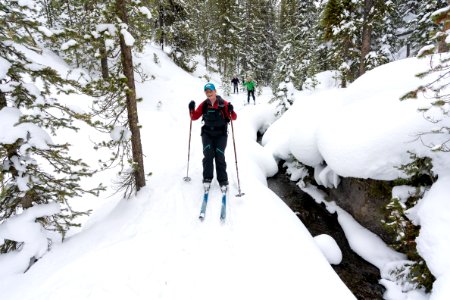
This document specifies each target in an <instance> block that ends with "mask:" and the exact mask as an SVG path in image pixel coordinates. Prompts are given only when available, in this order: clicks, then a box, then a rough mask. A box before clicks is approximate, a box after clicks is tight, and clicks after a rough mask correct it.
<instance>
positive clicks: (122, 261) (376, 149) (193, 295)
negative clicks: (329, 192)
mask: <svg viewBox="0 0 450 300" xmlns="http://www.w3.org/2000/svg"><path fill="white" fill-rule="evenodd" d="M154 55H156V56H157V57H158V60H159V62H158V63H155V61H154ZM37 61H39V60H37ZM40 62H41V63H42V64H47V65H54V66H56V67H58V69H59V71H60V72H62V71H64V68H66V67H65V66H64V64H63V62H62V61H61V60H58V59H57V58H56V57H55V56H53V55H52V54H51V53H48V52H45V53H44V56H43V57H41V61H40ZM136 62H137V63H141V66H142V69H143V70H144V72H146V73H147V74H148V75H154V76H155V77H156V78H157V79H156V80H152V81H149V82H144V83H138V84H137V92H138V97H142V98H143V102H141V103H139V118H140V124H141V125H142V131H141V136H142V142H143V148H144V155H145V167H146V170H145V171H146V173H150V172H151V173H152V175H151V176H149V177H148V181H147V186H146V187H145V188H144V189H143V190H141V191H140V192H139V193H138V195H137V196H136V197H134V198H132V199H130V200H121V199H120V196H119V195H115V196H113V197H111V198H107V195H104V197H100V198H95V197H93V196H85V197H83V199H73V201H72V205H73V206H74V207H76V208H83V207H84V208H92V207H93V208H95V211H94V215H93V216H92V217H91V218H90V219H88V220H86V221H85V226H84V228H83V230H81V231H80V232H72V234H71V235H70V237H69V238H68V239H67V240H66V241H65V242H64V243H62V244H61V243H59V242H57V241H56V240H54V244H53V249H52V251H50V252H49V253H47V254H46V255H45V256H43V257H42V258H41V259H40V260H38V261H37V262H36V263H35V264H34V265H33V266H32V267H31V268H30V270H29V271H27V272H26V273H25V274H15V273H16V270H17V269H16V270H14V268H15V267H16V266H9V267H5V266H2V267H0V268H2V270H4V271H2V272H3V274H4V275H3V277H2V279H1V280H0V299H60V298H63V299H123V298H131V299H299V298H301V299H354V296H353V295H352V294H351V292H350V291H349V290H348V289H347V287H346V286H345V285H344V284H343V283H342V281H341V280H340V279H339V278H338V276H337V275H336V273H335V272H334V271H333V269H332V268H331V267H330V263H338V262H339V261H340V257H339V253H340V250H339V249H338V248H337V247H335V244H334V243H333V241H332V240H331V239H330V238H328V237H321V236H319V237H315V238H313V237H312V236H311V235H310V234H309V233H308V231H307V230H306V228H305V227H304V225H303V224H302V223H301V222H300V221H299V220H298V218H297V216H296V215H295V214H294V213H293V212H292V211H291V210H290V209H289V208H288V207H287V206H286V205H285V204H284V203H283V201H282V200H281V199H279V198H278V197H277V196H276V195H274V194H273V193H272V192H271V191H270V190H269V189H268V188H267V183H266V178H267V177H269V176H272V175H274V174H275V173H276V172H277V160H278V159H285V160H287V161H288V163H287V165H288V170H290V172H291V178H292V179H293V180H300V181H299V183H298V185H299V187H300V188H301V189H303V190H304V191H305V192H307V193H308V194H310V195H311V196H312V197H313V198H314V199H315V200H316V201H317V202H320V203H324V204H325V205H326V207H327V209H328V210H329V211H330V212H331V213H337V215H338V221H339V223H340V225H341V226H342V228H343V230H344V232H345V235H346V237H347V239H348V241H349V244H350V245H351V247H352V248H353V250H354V251H356V252H357V253H358V254H359V255H360V256H361V257H363V258H364V259H365V260H367V261H368V262H370V263H372V264H374V265H375V266H377V267H378V268H379V269H380V274H381V277H382V280H381V281H380V282H381V283H382V284H383V285H384V286H385V287H386V288H387V291H386V293H385V295H384V298H385V299H395V300H398V299H417V300H419V299H420V300H423V299H433V300H435V299H448V298H449V297H450V290H449V289H450V288H449V287H450V271H449V270H450V258H449V257H448V253H449V250H450V236H449V235H448V230H447V229H448V228H450V218H449V217H448V216H450V205H449V204H448V195H449V194H450V179H449V178H450V176H449V169H448V166H449V165H450V161H449V157H448V154H447V153H439V152H431V151H430V149H429V148H427V147H425V146H424V145H423V144H422V143H421V142H420V141H418V140H417V139H416V138H417V133H418V132H423V131H428V130H431V129H433V128H434V127H435V126H436V125H433V124H431V123H430V122H428V121H426V120H425V118H424V116H423V115H422V114H420V113H418V112H417V108H419V107H421V106H423V104H424V102H425V104H428V105H429V101H428V102H427V100H426V99H422V98H420V99H418V100H408V101H403V102H401V101H399V97H400V96H402V95H403V94H405V93H406V92H408V91H410V90H411V89H414V88H416V87H417V86H418V85H419V84H421V83H423V82H422V81H421V80H420V79H418V78H417V77H415V74H417V73H419V72H420V71H424V70H426V68H427V66H428V63H429V61H427V60H418V59H416V58H412V59H404V60H401V61H397V62H394V63H390V64H387V65H383V66H381V67H379V68H377V69H374V70H372V71H369V72H367V74H365V75H364V76H362V77H361V78H359V79H358V80H356V81H355V82H354V83H353V84H351V85H350V86H349V87H348V88H347V89H339V88H337V87H336V86H335V85H334V84H333V83H332V80H333V79H332V78H330V76H333V75H332V74H333V72H330V73H329V74H328V75H327V74H322V75H321V76H322V77H321V81H322V82H324V83H322V84H319V85H318V87H319V90H308V91H302V92H299V91H295V93H294V97H295V99H296V101H295V103H294V105H293V106H292V107H291V108H290V109H289V110H288V111H287V112H286V113H285V114H284V115H283V116H282V117H281V118H279V119H277V120H276V119H275V116H274V113H275V112H276V107H275V106H274V105H272V104H268V100H269V99H270V98H271V91H270V90H269V89H267V88H263V89H262V95H258V97H257V99H256V102H257V105H244V104H245V103H246V95H245V94H244V93H241V94H239V95H231V96H230V97H227V96H225V95H223V94H222V88H223V87H221V86H220V79H219V77H218V76H213V77H212V79H211V81H212V82H213V83H214V84H216V87H218V89H219V94H222V95H223V96H224V98H225V99H226V100H229V101H231V102H232V103H233V105H234V107H235V109H236V111H237V113H238V119H237V120H236V121H234V122H233V125H234V126H233V128H234V131H232V130H231V128H230V135H229V139H228V147H227V150H226V157H227V163H228V174H229V180H230V191H229V201H228V208H227V209H228V212H227V217H228V218H227V220H226V222H225V224H221V223H220V220H219V213H220V191H219V187H218V185H217V183H216V182H214V183H213V185H212V188H211V191H210V201H209V204H208V209H207V212H206V218H205V221H204V222H200V221H199V220H198V218H197V217H198V213H199V210H200V205H201V200H202V199H201V197H202V184H201V172H202V167H201V159H202V147H201V139H200V127H201V123H200V121H198V122H193V128H192V135H191V137H192V140H191V144H190V157H189V162H190V165H189V174H188V175H189V176H190V177H191V178H192V181H191V182H189V183H186V182H184V181H183V179H182V178H183V177H184V176H186V170H187V161H188V157H187V150H188V140H189V123H190V120H189V117H188V110H187V104H188V103H189V101H190V100H191V99H194V100H195V101H196V103H197V104H200V102H201V101H202V100H203V99H204V98H205V96H204V94H203V90H202V87H203V85H204V81H203V80H201V79H199V78H204V77H203V76H204V75H205V71H204V70H205V68H204V66H201V65H200V64H199V68H198V69H197V71H196V72H195V73H194V76H192V75H191V74H188V73H186V72H185V71H182V70H180V69H179V68H178V67H176V66H175V65H174V64H173V63H172V62H171V61H170V59H169V58H168V57H167V56H166V54H165V53H163V52H162V51H160V50H159V49H158V47H156V46H155V47H153V46H148V47H147V48H146V50H145V52H144V54H141V55H139V56H138V57H136ZM327 78H328V79H327ZM325 82H328V83H325ZM64 100H65V101H67V102H72V103H76V104H77V105H80V107H81V108H82V109H84V108H86V107H88V104H89V99H88V98H87V97H80V96H76V97H75V96H65V97H64ZM73 101H77V102H73ZM0 113H3V114H4V116H5V117H6V116H8V117H11V116H15V115H17V114H18V113H17V112H9V113H6V111H5V109H3V110H2V111H1V112H0ZM426 115H427V116H430V117H433V118H441V117H442V114H441V115H440V114H439V112H438V111H434V112H431V113H428V114H426ZM0 122H6V121H3V118H0ZM11 122H12V121H11ZM11 122H9V123H8V126H10V128H11V130H12V131H15V130H18V129H15V128H14V127H11V126H12V125H11V124H13V123H11ZM446 122H448V121H447V120H446V119H445V118H444V121H441V124H444V125H445V124H446ZM2 128H3V127H2ZM266 129H267V132H266V133H265V135H264V139H263V146H262V145H260V144H258V143H257V142H256V136H257V131H261V132H264V131H265V130H266ZM18 132H19V133H20V132H21V131H20V130H19V131H18ZM81 132H84V133H85V135H81V134H77V135H72V136H70V137H71V139H72V140H71V141H72V142H73V145H74V150H73V151H75V152H76V153H78V154H79V155H81V156H83V157H85V158H86V160H88V161H89V162H90V163H93V162H95V161H96V159H98V158H99V157H102V156H104V154H103V153H101V152H99V153H98V154H97V155H93V154H92V150H90V147H91V146H90V144H89V139H94V140H97V139H105V137H104V136H101V135H100V134H99V133H95V132H93V131H92V130H90V129H89V128H82V131H81ZM120 132H121V130H120V128H119V129H116V131H113V132H112V133H111V135H110V136H108V137H107V138H113V139H117V138H120ZM118 133H119V134H118ZM2 134H4V133H3V132H2ZM86 136H88V137H86ZM3 138H4V139H6V138H7V135H6V136H3ZM64 138H66V139H67V135H59V136H58V137H55V140H64ZM233 139H234V142H235V146H236V149H237V158H238V159H239V161H238V166H239V177H240V188H241V189H242V191H243V192H245V196H244V197H235V194H236V193H237V192H238V188H239V187H238V182H237V175H238V174H237V173H236V168H235V155H234V151H233V145H234V143H233ZM435 139H436V137H434V139H430V138H427V137H424V141H423V142H424V143H428V144H429V143H435V144H441V143H442V140H441V141H439V140H438V141H436V140H435ZM43 140H45V139H43ZM407 151H414V152H415V153H417V154H418V155H428V156H430V157H432V158H433V163H434V169H433V170H434V172H435V173H436V174H438V175H439V179H438V181H437V182H436V183H435V184H434V185H433V186H432V188H431V189H430V190H429V191H426V192H425V196H424V198H423V199H421V200H420V201H419V203H418V204H417V205H416V206H415V207H414V208H412V209H410V210H409V211H408V216H409V217H410V218H411V220H413V221H414V222H415V224H418V225H420V226H421V231H420V235H419V238H418V239H417V245H418V250H419V253H420V254H421V256H422V257H423V258H424V259H425V260H426V262H427V264H428V266H429V267H430V270H431V272H432V273H433V274H434V275H435V276H436V282H435V284H434V286H433V291H432V293H431V294H425V293H424V292H423V291H422V290H413V289H412V287H409V286H406V285H405V286H399V285H397V284H396V283H394V282H393V281H392V280H393V278H392V277H391V275H390V274H391V273H390V271H391V270H392V269H393V268H394V267H395V266H397V265H401V264H405V256H404V255H403V254H400V253H398V252H396V251H394V250H392V249H390V248H389V247H388V246H386V245H385V244H384V243H383V241H382V240H381V239H380V238H379V237H377V236H376V235H375V234H373V233H371V232H370V231H368V230H367V229H365V228H363V227H362V226H361V225H359V224H358V223H357V222H356V221H355V220H354V219H353V218H352V217H351V216H350V215H349V214H348V213H347V212H345V211H344V210H342V209H341V208H339V207H337V206H336V204H335V202H333V201H325V196H324V194H323V192H321V191H320V189H319V188H317V187H314V186H311V185H308V184H306V183H305V182H303V181H302V178H303V177H304V175H305V174H306V169H304V168H301V167H298V166H295V165H294V163H293V162H292V157H295V158H296V159H297V160H298V161H300V162H301V163H303V164H305V165H308V166H311V167H313V168H314V170H315V174H313V175H314V177H315V178H316V180H317V181H318V182H319V183H320V184H322V185H324V186H337V185H338V184H339V178H340V177H342V176H345V177H357V178H373V179H381V180H391V179H395V178H397V177H405V174H403V173H402V171H400V170H399V169H397V168H396V167H397V166H400V165H401V164H404V163H407V162H409V161H410V157H409V154H408V153H407ZM105 178H113V175H112V174H111V173H102V174H98V175H97V176H95V177H94V178H93V179H90V180H89V183H91V184H92V183H94V182H97V181H99V180H103V181H105ZM106 183H107V184H110V183H109V182H106ZM408 191H409V189H408V187H402V188H398V189H396V190H394V191H393V196H396V197H399V198H402V197H404V196H405V193H408ZM110 192H111V191H109V193H110ZM26 212H27V211H25V212H24V213H26ZM22 214H23V213H22ZM2 228H3V227H2ZM0 236H1V235H0ZM3 238H4V237H3ZM40 254H41V253H40V252H39V251H38V254H37V256H36V257H39V255H40ZM11 255H14V253H13V254H11ZM341 255H342V254H341ZM16 256H17V253H16ZM23 261H24V260H22V261H21V263H23Z"/></svg>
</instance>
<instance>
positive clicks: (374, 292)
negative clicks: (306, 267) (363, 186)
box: [268, 168, 384, 299]
mask: <svg viewBox="0 0 450 300" xmlns="http://www.w3.org/2000/svg"><path fill="white" fill-rule="evenodd" d="M280 170H281V168H280ZM268 185H269V188H270V189H271V190H272V191H274V192H275V193H276V194H277V195H278V196H279V197H280V198H281V199H283V201H284V202H285V203H286V204H287V205H288V206H289V207H290V208H291V209H292V210H293V211H294V212H295V213H296V215H297V216H298V217H299V218H300V220H301V221H302V222H303V224H305V226H306V228H307V229H308V230H309V232H310V233H311V235H312V236H317V235H320V234H328V235H329V236H332V237H333V238H334V239H335V240H336V243H337V244H338V245H339V248H340V249H341V251H342V256H343V259H342V262H341V263H340V264H339V265H337V266H335V265H332V267H333V269H334V270H335V271H336V273H337V274H338V275H339V277H340V278H341V280H342V281H343V282H344V283H345V284H346V285H347V287H348V288H349V289H350V290H351V291H352V292H353V294H354V295H355V296H356V297H357V298H358V299H383V292H384V287H383V286H382V285H380V284H378V281H379V280H380V272H379V270H378V268H376V267H375V266H373V265H371V264H369V263H368V262H366V261H365V260H364V259H362V258H361V257H360V256H358V255H357V254H356V253H355V252H353V250H352V249H351V248H350V246H349V244H348V242H347V239H346V237H345V235H344V232H343V231H342V228H341V226H340V225H339V223H338V221H337V215H336V214H330V213H329V212H328V211H327V210H326V209H325V207H324V206H323V205H319V204H317V203H316V202H315V201H314V199H312V198H311V197H310V196H309V195H308V194H306V193H305V192H303V191H302V190H300V189H299V188H298V187H297V186H296V185H295V183H294V182H292V181H290V180H289V178H288V176H287V175H286V174H285V172H283V171H281V172H279V173H278V174H277V175H275V176H274V177H271V178H268Z"/></svg>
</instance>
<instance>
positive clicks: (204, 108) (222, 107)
mask: <svg viewBox="0 0 450 300" xmlns="http://www.w3.org/2000/svg"><path fill="white" fill-rule="evenodd" d="M217 101H218V102H219V103H218V111H219V114H220V115H221V116H222V120H224V121H225V123H223V124H220V123H222V122H220V120H218V119H217V117H216V116H214V117H212V118H208V114H209V113H210V112H212V110H214V111H216V110H217V109H215V108H214V109H213V108H208V103H211V102H210V101H209V99H206V100H205V101H203V106H202V116H203V117H202V121H203V122H204V123H205V124H207V123H213V124H208V125H209V126H221V125H227V124H228V123H229V122H230V117H229V116H227V115H226V113H225V101H224V100H223V99H222V97H220V96H217ZM209 110H211V111H209ZM216 124H217V125H216Z"/></svg>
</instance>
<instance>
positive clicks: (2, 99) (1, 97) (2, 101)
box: [0, 80, 6, 110]
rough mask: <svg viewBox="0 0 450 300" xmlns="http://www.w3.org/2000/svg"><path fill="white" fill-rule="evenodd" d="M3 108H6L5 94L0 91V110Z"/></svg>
mask: <svg viewBox="0 0 450 300" xmlns="http://www.w3.org/2000/svg"><path fill="white" fill-rule="evenodd" d="M0 83H1V80H0ZM3 107H6V97H5V94H4V93H3V92H2V91H0V110H1V109H2V108H3Z"/></svg>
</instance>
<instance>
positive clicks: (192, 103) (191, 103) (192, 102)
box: [189, 100, 195, 111]
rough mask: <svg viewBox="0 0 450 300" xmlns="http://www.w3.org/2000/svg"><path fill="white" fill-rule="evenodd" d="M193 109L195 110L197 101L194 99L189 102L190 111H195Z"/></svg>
mask: <svg viewBox="0 0 450 300" xmlns="http://www.w3.org/2000/svg"><path fill="white" fill-rule="evenodd" d="M193 110H195V101H194V100H192V101H191V102H189V111H193Z"/></svg>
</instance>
